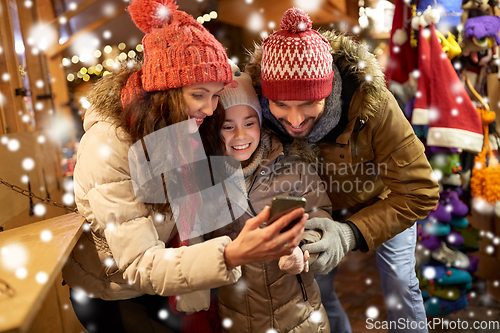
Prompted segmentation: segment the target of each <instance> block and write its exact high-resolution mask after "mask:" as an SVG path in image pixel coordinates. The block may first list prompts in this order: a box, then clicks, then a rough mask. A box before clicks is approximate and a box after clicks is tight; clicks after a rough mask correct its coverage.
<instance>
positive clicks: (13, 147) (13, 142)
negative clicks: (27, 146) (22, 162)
mask: <svg viewBox="0 0 500 333" xmlns="http://www.w3.org/2000/svg"><path fill="white" fill-rule="evenodd" d="M19 147H21V144H20V143H19V140H17V139H10V140H9V142H8V143H7V149H9V150H10V151H17V150H18V149H19Z"/></svg>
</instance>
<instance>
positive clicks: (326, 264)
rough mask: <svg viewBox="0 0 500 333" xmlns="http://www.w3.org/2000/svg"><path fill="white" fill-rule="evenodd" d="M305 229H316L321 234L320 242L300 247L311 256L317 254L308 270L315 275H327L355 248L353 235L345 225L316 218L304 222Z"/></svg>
mask: <svg viewBox="0 0 500 333" xmlns="http://www.w3.org/2000/svg"><path fill="white" fill-rule="evenodd" d="M306 229H316V230H319V231H321V232H322V234H323V237H322V238H321V240H320V241H318V242H315V243H311V244H306V245H304V246H302V250H303V251H306V250H307V251H309V253H310V254H311V255H313V254H315V253H319V257H318V259H316V261H315V262H313V263H312V264H311V268H310V271H311V272H313V273H315V274H327V273H328V272H330V271H331V270H332V269H333V268H335V267H336V266H337V265H338V264H339V262H340V260H341V259H342V258H344V256H345V255H346V254H347V253H348V252H349V251H351V250H352V249H354V248H355V247H356V240H355V238H354V233H353V231H352V229H351V227H349V225H347V224H345V223H340V222H337V221H332V220H331V219H328V218H317V217H316V218H312V219H310V220H308V221H307V222H306Z"/></svg>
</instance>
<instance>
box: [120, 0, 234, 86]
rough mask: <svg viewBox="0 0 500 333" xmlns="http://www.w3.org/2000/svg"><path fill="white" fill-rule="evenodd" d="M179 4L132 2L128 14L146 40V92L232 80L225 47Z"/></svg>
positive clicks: (165, 0)
mask: <svg viewBox="0 0 500 333" xmlns="http://www.w3.org/2000/svg"><path fill="white" fill-rule="evenodd" d="M177 8H178V6H177V5H176V3H175V0H132V3H131V5H130V6H129V7H128V12H129V13H130V16H131V17H132V20H133V21H134V23H135V24H136V25H137V27H138V28H139V29H141V30H142V31H143V32H144V33H145V34H146V35H145V36H144V38H143V40H142V44H143V48H144V64H143V66H142V77H141V80H142V87H143V89H144V90H145V91H159V90H167V89H170V88H179V87H183V86H189V85H193V84H196V83H208V82H224V83H229V82H231V80H232V72H231V67H230V65H229V63H228V62H227V55H226V51H225V49H224V47H223V46H222V44H221V43H219V42H218V41H217V40H216V39H215V37H214V36H213V35H212V34H211V33H210V32H208V31H207V29H205V28H204V27H203V26H202V25H201V24H200V23H198V22H197V21H196V20H195V19H194V18H193V17H192V16H190V15H188V14H187V13H185V12H183V11H180V10H177Z"/></svg>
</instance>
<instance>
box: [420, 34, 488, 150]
mask: <svg viewBox="0 0 500 333" xmlns="http://www.w3.org/2000/svg"><path fill="white" fill-rule="evenodd" d="M429 29H430V32H431V35H430V49H431V51H430V53H431V55H430V57H431V61H430V69H431V70H430V73H431V74H430V76H429V82H430V88H429V91H430V103H429V107H430V109H429V132H428V136H427V144H428V145H429V146H438V147H450V148H459V149H464V150H468V151H472V152H479V151H481V148H482V146H483V129H482V126H481V119H480V118H479V115H478V113H477V111H476V108H475V107H474V105H473V104H472V101H471V100H470V98H469V95H468V94H467V92H466V91H465V89H464V87H463V85H462V83H461V81H460V79H459V78H458V75H457V73H456V72H455V70H454V68H453V66H452V64H451V63H450V61H449V60H448V57H447V56H446V54H445V53H444V52H443V49H442V47H441V44H440V42H439V40H438V38H437V36H436V28H435V26H434V24H431V25H430V26H429Z"/></svg>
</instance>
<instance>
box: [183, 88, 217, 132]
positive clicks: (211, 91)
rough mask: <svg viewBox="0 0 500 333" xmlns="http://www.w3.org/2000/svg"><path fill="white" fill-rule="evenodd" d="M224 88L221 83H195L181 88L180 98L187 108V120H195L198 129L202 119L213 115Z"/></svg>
mask: <svg viewBox="0 0 500 333" xmlns="http://www.w3.org/2000/svg"><path fill="white" fill-rule="evenodd" d="M223 88H224V83H222V82H211V83H197V84H193V85H192V86H184V87H182V96H183V97H184V101H185V102H186V105H187V107H188V114H189V119H194V120H196V125H198V127H200V125H201V124H202V123H203V119H205V117H207V116H211V115H212V114H213V113H214V110H215V108H216V107H217V103H218V102H219V95H218V94H219V93H220V91H221V90H222V89H223Z"/></svg>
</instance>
